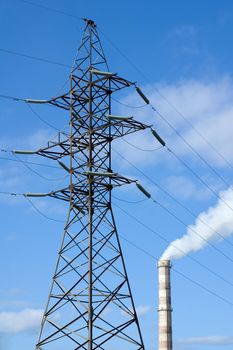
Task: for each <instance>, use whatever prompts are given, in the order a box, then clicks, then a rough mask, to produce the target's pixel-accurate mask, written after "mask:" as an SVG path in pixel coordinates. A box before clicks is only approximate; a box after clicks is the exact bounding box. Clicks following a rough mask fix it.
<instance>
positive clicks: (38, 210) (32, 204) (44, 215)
mask: <svg viewBox="0 0 233 350" xmlns="http://www.w3.org/2000/svg"><path fill="white" fill-rule="evenodd" d="M24 198H26V200H27V201H28V202H29V203H30V204H31V206H32V207H33V208H34V209H35V211H37V213H39V214H40V215H41V216H43V217H44V218H45V219H48V220H51V221H55V222H63V223H64V222H65V220H58V219H54V218H51V217H49V216H48V215H46V214H44V213H43V212H42V211H41V210H40V209H39V208H38V207H37V206H36V205H35V203H33V201H32V200H31V199H30V198H28V197H27V196H24Z"/></svg>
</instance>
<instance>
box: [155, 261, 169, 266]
mask: <svg viewBox="0 0 233 350" xmlns="http://www.w3.org/2000/svg"><path fill="white" fill-rule="evenodd" d="M157 266H158V267H171V266H172V264H171V261H170V260H159V261H158V265H157Z"/></svg>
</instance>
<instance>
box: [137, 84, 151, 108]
mask: <svg viewBox="0 0 233 350" xmlns="http://www.w3.org/2000/svg"><path fill="white" fill-rule="evenodd" d="M135 88H136V91H137V93H138V95H139V96H141V98H142V99H143V101H144V102H146V104H147V105H149V104H150V101H149V100H148V98H147V97H146V96H145V95H144V93H143V92H142V90H141V89H139V87H137V86H136V85H135Z"/></svg>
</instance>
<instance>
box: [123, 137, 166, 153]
mask: <svg viewBox="0 0 233 350" xmlns="http://www.w3.org/2000/svg"><path fill="white" fill-rule="evenodd" d="M122 140H123V141H124V142H125V143H127V144H128V145H130V146H132V147H134V148H136V149H138V150H139V151H143V152H155V151H159V150H160V149H162V148H163V146H159V147H156V148H153V149H144V148H141V147H138V146H136V145H134V144H133V143H131V142H129V141H127V140H125V139H124V138H122Z"/></svg>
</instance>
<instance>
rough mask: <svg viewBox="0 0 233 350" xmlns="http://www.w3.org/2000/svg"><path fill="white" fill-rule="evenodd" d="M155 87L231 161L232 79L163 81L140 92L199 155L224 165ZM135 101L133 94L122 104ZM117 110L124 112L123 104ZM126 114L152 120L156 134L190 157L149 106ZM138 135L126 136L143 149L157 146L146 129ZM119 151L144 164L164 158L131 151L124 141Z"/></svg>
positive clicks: (232, 155)
mask: <svg viewBox="0 0 233 350" xmlns="http://www.w3.org/2000/svg"><path fill="white" fill-rule="evenodd" d="M157 89H158V90H159V92H160V94H161V95H162V96H164V97H165V98H166V100H167V101H169V103H170V104H172V105H173V106H175V107H176V109H177V110H179V112H180V113H182V115H183V116H184V117H185V118H186V119H187V120H188V122H191V123H192V124H193V126H194V127H195V128H196V129H197V130H198V132H199V133H201V134H202V135H203V136H204V137H205V138H206V139H207V141H208V142H209V143H211V144H212V145H213V146H214V147H215V148H216V149H217V151H218V152H220V153H221V154H222V155H223V156H224V157H225V158H226V159H227V160H228V161H229V162H232V163H233V153H232V147H233V138H232V134H233V123H232V115H233V80H232V79H231V78H230V77H223V78H221V79H218V80H215V81H211V82H210V81H204V80H203V81H201V80H180V81H177V82H176V83H172V84H166V83H163V84H160V85H158V84H154V85H150V86H146V87H144V88H143V87H142V90H143V92H144V93H145V94H146V96H147V97H148V98H149V99H150V101H151V102H152V104H153V105H154V106H155V107H156V108H157V109H158V110H159V111H160V112H161V113H162V115H163V116H164V117H166V119H167V120H168V121H169V122H170V123H171V124H172V125H174V127H175V128H176V129H177V130H178V131H179V132H180V133H181V134H182V135H183V136H184V137H185V138H186V139H187V140H188V142H189V143H190V144H191V145H192V146H193V147H194V148H195V149H196V150H197V151H198V152H200V154H202V156H204V157H205V158H207V160H208V161H209V162H210V163H211V164H212V165H213V166H218V167H225V166H226V164H225V162H224V161H223V160H222V159H221V157H219V156H218V155H217V154H216V152H215V151H214V150H213V149H212V148H211V147H209V145H208V144H206V142H205V141H203V139H202V138H201V137H200V136H198V135H197V133H196V132H195V131H194V130H193V129H192V127H191V126H190V125H189V124H188V123H187V122H186V121H185V120H183V119H182V117H180V116H179V115H178V113H177V112H176V111H175V110H174V108H172V107H171V105H169V104H168V103H167V101H166V100H165V99H164V98H163V97H161V95H159V94H158V92H157ZM139 101H140V100H139V97H138V96H137V94H135V93H132V94H131V95H129V96H127V97H126V98H125V99H123V100H122V102H123V103H126V104H128V105H132V106H135V105H138V104H139ZM120 112H122V114H123V112H124V114H125V110H123V107H121V110H120ZM128 114H129V115H134V117H135V119H137V120H141V121H143V122H145V123H148V124H151V123H153V124H154V125H155V126H157V129H158V132H159V134H160V135H161V136H162V137H163V138H164V139H165V140H166V141H167V144H168V146H169V147H171V148H172V149H174V150H176V151H177V152H178V153H179V154H180V155H184V156H185V155H188V156H190V155H192V156H194V154H193V152H192V151H191V150H190V148H188V147H187V146H186V145H185V144H184V143H183V142H182V141H181V140H180V139H179V137H178V136H177V135H176V134H175V133H174V131H172V130H171V129H170V128H169V126H168V125H167V124H166V123H164V122H163V121H162V120H161V118H160V117H159V116H158V115H156V114H155V113H154V112H153V111H152V110H151V109H150V108H149V107H146V108H144V109H143V108H142V109H139V110H138V109H136V110H135V109H132V110H129V112H128ZM139 134H140V133H136V134H134V136H130V139H129V140H130V142H132V143H135V144H136V145H139V146H140V145H142V146H143V147H144V148H148V147H149V148H151V147H153V146H156V145H158V143H156V140H154V139H153V138H151V135H150V133H149V132H148V133H146V132H145V133H144V134H143V135H142V134H140V135H139ZM143 147H142V148H143ZM121 151H122V152H123V153H124V154H125V156H127V157H129V158H130V157H131V156H132V154H133V155H134V158H136V160H137V162H138V163H139V162H140V163H148V160H149V161H152V160H153V161H154V162H157V161H158V159H159V160H160V161H161V160H164V159H167V157H166V156H164V153H162V152H157V153H152V154H146V153H145V152H140V151H137V150H132V147H131V148H130V146H127V145H125V144H124V145H122V147H121ZM161 154H162V156H161ZM131 159H132V158H131ZM193 159H194V158H193ZM195 159H196V158H195ZM133 160H134V159H133ZM198 162H199V160H198Z"/></svg>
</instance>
